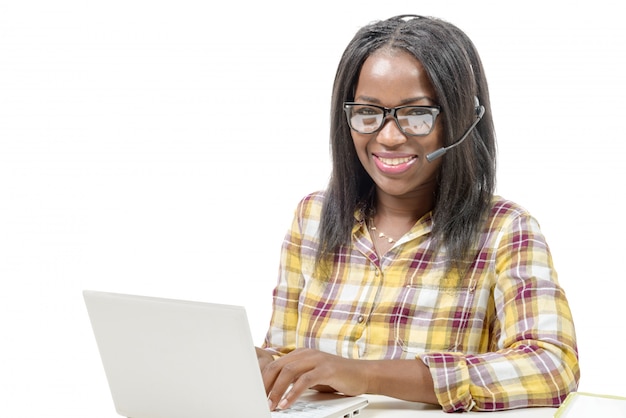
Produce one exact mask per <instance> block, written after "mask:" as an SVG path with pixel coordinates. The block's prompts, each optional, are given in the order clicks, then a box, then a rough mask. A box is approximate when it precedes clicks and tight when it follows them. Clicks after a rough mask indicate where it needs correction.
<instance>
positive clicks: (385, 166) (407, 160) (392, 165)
mask: <svg viewBox="0 0 626 418" xmlns="http://www.w3.org/2000/svg"><path fill="white" fill-rule="evenodd" d="M373 157H374V163H375V164H376V167H378V169H379V170H380V171H382V172H384V173H388V174H398V173H402V172H404V171H406V170H408V169H409V168H410V167H411V166H412V165H413V164H414V163H415V162H416V161H417V155H378V154H373Z"/></svg>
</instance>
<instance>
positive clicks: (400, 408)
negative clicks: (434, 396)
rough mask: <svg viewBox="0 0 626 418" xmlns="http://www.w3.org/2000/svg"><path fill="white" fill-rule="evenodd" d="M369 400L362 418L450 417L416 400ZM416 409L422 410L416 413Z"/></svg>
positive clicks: (513, 413)
mask: <svg viewBox="0 0 626 418" xmlns="http://www.w3.org/2000/svg"><path fill="white" fill-rule="evenodd" d="M363 396H365V397H366V398H367V399H368V401H369V405H368V406H367V407H366V408H365V409H363V411H362V412H361V414H360V415H359V416H360V417H361V418H383V417H384V418H393V417H396V418H400V417H406V418H408V417H412V418H416V417H424V416H429V417H431V416H432V417H434V416H439V417H444V416H446V417H450V414H447V413H445V412H443V411H442V410H441V408H440V407H438V406H434V405H428V404H422V403H416V402H405V401H400V400H397V399H393V398H389V397H386V396H379V395H363ZM416 411H420V412H419V413H416ZM555 412H556V408H525V409H517V410H510V411H500V412H489V413H488V414H487V415H485V412H470V413H469V414H470V415H481V416H482V417H484V418H491V417H494V418H495V417H511V418H513V417H528V418H530V417H533V418H542V417H553V416H554V414H555Z"/></svg>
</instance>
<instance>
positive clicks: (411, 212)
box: [375, 189, 435, 225]
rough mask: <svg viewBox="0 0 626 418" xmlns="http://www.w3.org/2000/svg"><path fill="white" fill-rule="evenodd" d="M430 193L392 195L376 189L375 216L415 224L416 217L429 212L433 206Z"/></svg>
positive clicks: (432, 197)
mask: <svg viewBox="0 0 626 418" xmlns="http://www.w3.org/2000/svg"><path fill="white" fill-rule="evenodd" d="M434 203H435V202H434V196H433V194H432V193H427V194H419V195H415V196H392V195H389V194H386V193H384V192H382V191H381V190H380V189H377V190H376V201H375V205H376V218H383V219H390V220H394V221H395V222H406V223H409V224H411V225H413V224H415V222H417V220H418V219H420V218H421V217H422V216H424V215H425V214H426V213H428V212H430V211H431V210H432V209H433V206H434Z"/></svg>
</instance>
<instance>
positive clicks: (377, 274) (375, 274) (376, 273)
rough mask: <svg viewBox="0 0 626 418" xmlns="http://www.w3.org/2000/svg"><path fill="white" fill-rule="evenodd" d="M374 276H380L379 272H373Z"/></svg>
mask: <svg viewBox="0 0 626 418" xmlns="http://www.w3.org/2000/svg"><path fill="white" fill-rule="evenodd" d="M374 276H376V277H378V276H380V270H378V269H376V271H375V272H374Z"/></svg>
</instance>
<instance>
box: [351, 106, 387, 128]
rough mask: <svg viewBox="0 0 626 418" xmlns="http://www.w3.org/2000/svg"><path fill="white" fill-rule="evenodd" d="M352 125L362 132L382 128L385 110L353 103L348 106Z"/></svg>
mask: <svg viewBox="0 0 626 418" xmlns="http://www.w3.org/2000/svg"><path fill="white" fill-rule="evenodd" d="M346 113H347V114H348V122H349V123H350V127H351V128H352V129H354V130H355V131H357V132H360V133H362V134H370V133H372V132H375V131H376V130H377V129H378V128H380V125H381V123H382V122H383V116H384V111H383V110H382V109H379V108H377V107H373V106H363V105H352V106H349V107H347V108H346Z"/></svg>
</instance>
